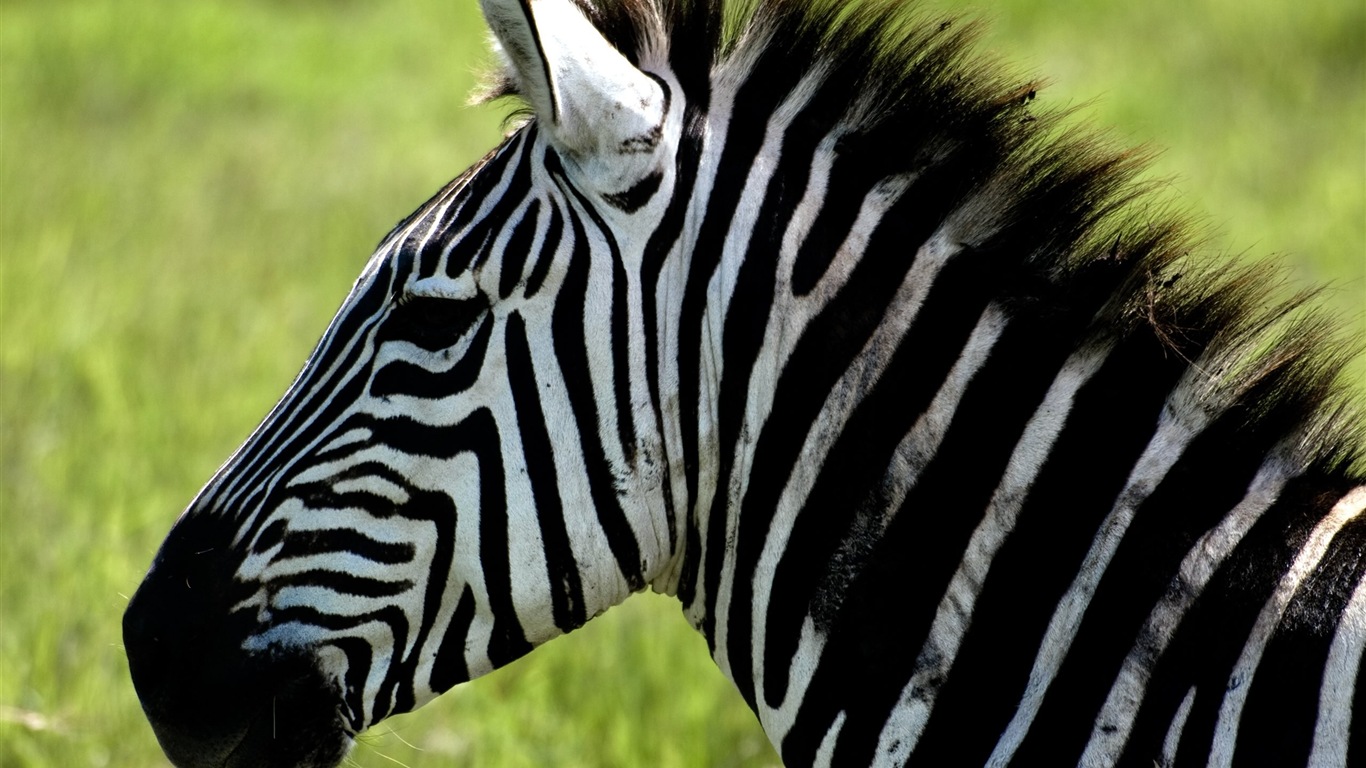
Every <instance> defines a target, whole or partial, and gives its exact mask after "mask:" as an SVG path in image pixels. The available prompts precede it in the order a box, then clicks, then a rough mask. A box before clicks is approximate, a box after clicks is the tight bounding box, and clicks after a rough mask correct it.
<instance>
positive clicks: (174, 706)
mask: <svg viewBox="0 0 1366 768" xmlns="http://www.w3.org/2000/svg"><path fill="white" fill-rule="evenodd" d="M181 565H182V564H181V563H179V562H177V560H176V558H164V557H159V558H158V561H157V562H156V563H154V564H153V567H152V570H151V571H149V572H148V574H147V577H146V578H145V579H144V580H143V583H142V585H141V586H139V587H138V590H137V592H136V593H134V595H133V598H132V600H130V601H129V603H128V609H127V610H126V611H125V612H124V615H123V642H124V648H125V650H126V652H127V655H128V669H129V672H130V674H131V676H132V678H133V687H134V688H135V689H136V690H137V694H138V698H139V699H140V700H141V701H142V707H143V710H144V711H145V712H146V713H147V718H148V720H149V721H150V722H151V724H152V729H153V731H154V732H155V733H156V736H157V740H158V741H159V742H160V743H161V747H162V749H163V750H164V751H165V752H166V756H167V757H168V758H170V760H171V762H172V763H174V764H175V765H177V766H180V768H191V767H194V768H199V767H200V766H206V767H207V766H225V765H229V764H231V763H230V761H229V757H230V756H231V755H232V754H233V751H234V750H235V749H236V748H237V745H238V744H239V743H240V742H241V741H242V738H243V736H244V734H245V733H246V731H247V728H248V725H249V724H250V719H249V718H250V715H249V713H248V709H249V708H248V707H246V706H244V705H245V704H246V703H247V702H249V701H250V699H251V698H253V697H252V696H251V690H250V689H251V680H250V678H251V677H253V676H254V675H251V674H249V670H248V669H247V667H248V665H247V663H246V658H245V654H244V653H242V652H241V651H240V650H236V649H234V648H233V647H232V643H231V640H230V639H229V638H228V635H229V634H231V633H229V632H227V631H226V630H228V627H226V626H223V624H224V622H223V621H222V620H219V621H214V620H213V619H212V618H210V617H212V616H213V615H214V609H215V608H217V607H220V605H221V602H222V600H221V599H219V597H220V595H219V592H220V590H218V589H216V588H215V587H214V585H213V582H212V579H210V578H209V577H208V574H207V573H206V571H205V569H203V568H196V569H186V568H184V567H180V566H181ZM218 615H219V616H226V615H227V612H226V611H224V612H223V613H221V614H218Z"/></svg>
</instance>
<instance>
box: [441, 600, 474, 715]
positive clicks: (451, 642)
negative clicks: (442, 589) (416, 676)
mask: <svg viewBox="0 0 1366 768" xmlns="http://www.w3.org/2000/svg"><path fill="white" fill-rule="evenodd" d="M472 623H474V592H473V591H471V590H470V585H468V584H466V585H465V589H464V591H463V592H461V593H460V602H459V603H458V604H456V606H455V612H454V613H452V614H451V622H450V624H447V625H446V629H445V631H444V632H442V633H441V647H440V648H439V649H438V650H437V652H436V659H435V660H433V661H432V678H431V683H430V685H431V688H432V690H433V691H435V692H437V693H444V692H445V691H448V690H450V689H451V687H453V686H456V685H459V684H460V683H463V682H465V681H466V680H469V679H470V668H469V666H468V665H466V663H465V639H466V638H467V637H469V633H470V624H472Z"/></svg>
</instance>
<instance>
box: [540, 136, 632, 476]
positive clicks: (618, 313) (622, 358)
mask: <svg viewBox="0 0 1366 768" xmlns="http://www.w3.org/2000/svg"><path fill="white" fill-rule="evenodd" d="M546 158H547V163H546V167H547V168H548V169H549V170H550V172H551V174H552V175H554V176H555V178H556V180H558V181H559V183H560V188H561V189H563V190H565V191H567V192H569V194H571V195H573V196H574V198H575V199H577V200H578V201H579V205H580V210H582V211H583V212H584V214H586V215H587V216H588V218H589V219H591V220H592V221H593V225H594V226H595V227H597V230H598V233H599V234H601V235H602V239H603V242H605V243H606V244H607V251H608V255H609V258H610V261H611V266H612V319H611V329H612V335H611V339H610V341H609V342H608V348H609V349H611V351H612V397H613V399H614V401H615V412H614V415H615V416H616V422H617V440H618V441H620V443H621V455H622V456H623V457H624V459H625V462H626V464H627V466H630V465H631V464H632V463H633V462H634V460H635V455H636V425H635V409H633V408H632V407H631V381H630V376H631V363H630V348H631V342H630V338H631V335H630V334H631V329H630V317H629V316H628V312H629V311H630V309H629V306H628V304H629V287H628V286H627V281H626V265H625V264H623V263H622V260H621V249H620V248H619V247H618V246H617V238H616V233H615V232H613V231H612V229H611V228H610V227H608V226H607V222H605V221H603V219H602V217H601V216H599V215H598V212H597V210H596V209H595V208H593V205H592V203H590V202H589V200H588V198H587V197H585V196H584V195H583V193H581V192H579V190H578V188H577V187H575V186H574V183H573V181H571V180H570V178H569V177H568V175H567V174H565V172H564V167H563V166H562V165H561V164H560V159H559V156H558V155H553V154H550V153H547V155H546ZM575 224H576V225H577V226H576V230H575V242H586V240H585V239H584V238H583V237H581V236H580V235H582V234H583V230H582V228H581V225H580V224H579V222H578V220H577V219H575ZM585 306H586V305H585Z"/></svg>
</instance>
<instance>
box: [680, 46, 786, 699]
mask: <svg viewBox="0 0 1366 768" xmlns="http://www.w3.org/2000/svg"><path fill="white" fill-rule="evenodd" d="M763 63H764V62H763V61H762V60H761V62H760V69H767V70H774V69H775V68H774V67H772V66H771V65H770V66H768V67H766V68H765V67H764V66H763ZM793 70H794V68H791V67H789V68H786V70H784V69H776V71H769V72H768V74H769V76H770V77H766V78H763V80H764V82H762V83H761V82H756V81H755V80H751V81H748V82H746V83H745V84H744V85H743V86H741V87H740V89H739V91H738V92H737V93H736V94H735V98H734V101H733V113H732V115H731V120H730V123H729V128H728V131H727V133H726V134H725V137H724V141H725V144H724V146H723V147H722V149H721V157H720V162H719V163H718V165H717V172H716V178H715V179H714V181H713V183H712V187H711V198H710V199H709V200H708V201H707V207H706V214H705V216H704V217H703V219H702V224H701V226H700V228H699V230H698V233H697V237H696V240H695V242H694V244H693V246H692V248H691V249H689V250H690V258H691V261H690V263H689V265H688V276H687V280H686V282H685V284H684V286H683V300H682V306H681V308H680V311H679V318H678V323H679V327H678V409H679V413H678V424H679V431H680V432H681V437H682V442H683V472H684V480H685V483H686V486H687V492H688V497H687V498H688V508H689V511H690V514H695V512H694V511H693V507H694V506H695V505H696V504H697V500H698V499H697V483H698V471H699V461H700V446H699V445H698V424H699V423H700V415H699V413H698V408H699V407H700V404H701V403H700V393H701V391H702V382H701V375H702V364H701V355H702V330H703V325H702V314H703V312H704V311H705V310H706V308H707V284H708V283H709V282H710V281H711V276H712V273H714V272H715V271H716V268H717V266H718V265H719V263H720V259H721V254H722V252H723V251H724V249H725V242H726V236H727V234H728V233H729V232H730V228H731V224H732V221H733V219H734V217H735V212H736V210H738V209H739V208H740V195H741V194H742V193H743V191H744V187H745V179H746V177H747V176H748V175H749V172H750V168H751V166H753V164H754V158H755V157H757V156H758V154H759V149H760V148H761V147H762V146H763V143H764V135H765V132H766V129H767V121H768V119H769V116H770V115H771V114H772V112H773V110H774V109H775V108H776V107H777V105H778V103H779V102H780V101H781V100H782V99H783V98H784V97H785V96H786V95H787V94H788V93H789V92H790V91H791V90H792V88H793V87H795V86H796V84H797V81H798V80H797V78H798V76H799V75H798V73H797V72H795V71H793ZM731 447H732V446H727V445H722V446H721V456H720V457H719V458H720V460H721V466H720V467H718V471H719V476H726V474H727V473H728V471H729V469H728V466H727V464H728V462H729V457H728V456H727V455H726V454H727V452H728V451H729V450H730V449H731ZM716 492H717V498H718V499H723V498H724V496H725V494H726V486H725V485H724V484H718V486H717V491H716ZM726 517H727V510H726V508H725V506H724V504H720V505H717V504H713V505H712V508H711V510H710V513H709V515H708V518H707V520H708V522H707V526H708V530H707V546H706V552H705V561H704V562H703V563H702V570H703V580H704V585H705V592H704V594H705V597H706V605H705V610H704V612H703V615H702V627H701V629H702V633H703V635H705V636H706V638H707V644H708V646H709V647H711V648H712V650H713V652H715V646H716V596H717V585H718V584H719V582H720V577H721V566H722V561H723V559H724V557H725V552H726V546H725V544H726V541H725V539H726V526H727V523H726ZM691 527H692V526H690V528H691ZM690 549H692V550H693V551H696V548H693V547H691V542H690ZM751 703H752V697H751Z"/></svg>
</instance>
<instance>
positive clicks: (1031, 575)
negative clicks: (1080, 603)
mask: <svg viewBox="0 0 1366 768" xmlns="http://www.w3.org/2000/svg"><path fill="white" fill-rule="evenodd" d="M1006 341H1008V340H1007V339H1003V340H1002V344H1004V343H1006ZM1185 367H1186V366H1185V362H1184V361H1183V360H1180V359H1179V358H1177V357H1176V356H1175V355H1172V354H1170V353H1168V352H1167V351H1166V350H1165V349H1163V348H1162V346H1161V345H1160V344H1158V343H1157V342H1156V341H1155V340H1153V339H1151V338H1147V337H1133V338H1131V339H1128V340H1126V341H1124V342H1121V343H1119V344H1118V345H1117V346H1116V347H1115V348H1114V349H1113V350H1111V351H1110V353H1109V355H1108V356H1107V357H1106V359H1105V360H1104V362H1103V363H1102V365H1101V366H1100V369H1099V370H1098V371H1097V372H1096V373H1095V374H1094V375H1093V376H1092V377H1091V379H1090V380H1089V381H1088V382H1087V383H1086V384H1085V385H1084V386H1083V387H1082V388H1081V389H1080V390H1079V391H1078V392H1077V394H1076V396H1075V398H1074V401H1073V404H1072V409H1071V412H1070V413H1069V414H1068V417H1067V421H1066V423H1065V424H1064V426H1063V429H1062V431H1061V432H1060V433H1059V434H1058V436H1057V438H1056V439H1055V441H1054V443H1053V447H1052V450H1050V451H1049V454H1048V457H1047V459H1046V461H1045V462H1044V464H1043V466H1042V467H1041V468H1040V470H1039V472H1038V474H1037V475H1036V477H1035V480H1034V483H1033V485H1032V486H1031V487H1030V488H1029V489H1028V491H1027V494H1028V495H1027V497H1026V498H1025V500H1024V503H1023V504H1022V506H1021V508H1020V510H1019V512H1018V514H1017V518H1016V524H1015V528H1014V529H1013V531H1012V532H1011V533H1010V536H1009V537H1008V538H1007V539H1006V541H1005V542H1004V544H1002V546H1001V548H1000V550H999V551H998V552H997V553H996V556H995V558H994V559H993V560H992V564H991V570H990V571H989V572H988V574H987V579H986V581H985V582H984V584H983V586H982V589H981V592H980V594H979V595H978V598H977V602H976V605H975V607H974V610H973V614H972V623H971V625H970V626H969V628H968V631H967V633H966V635H965V636H964V637H963V641H962V644H961V645H960V647H959V650H958V655H957V657H956V661H955V663H954V665H953V667H952V669H951V671H950V674H949V677H948V680H947V681H946V682H945V683H944V684H943V686H942V687H941V688H940V689H939V694H938V697H937V699H936V702H935V708H934V710H933V712H932V713H931V715H930V719H929V721H928V722H927V723H926V727H925V730H924V732H923V734H922V736H921V739H920V742H919V743H918V745H917V748H916V751H915V753H914V755H913V758H914V759H913V762H912V764H914V765H927V766H928V765H936V764H941V762H940V761H943V760H944V759H946V757H952V758H953V760H960V759H961V760H962V761H964V762H965V763H966V764H974V763H976V764H981V763H984V762H985V761H986V759H987V756H988V755H989V754H990V752H991V749H992V747H993V745H994V743H995V741H996V738H997V737H998V736H999V734H1000V733H1001V732H1002V731H1003V730H1004V729H1005V726H1006V724H1007V723H1008V722H1010V719H1011V717H1012V716H1013V715H1014V714H1015V708H1016V706H1017V704H1018V703H1019V701H1020V697H1021V696H1022V695H1023V692H1024V687H1025V683H1026V681H1027V680H1028V675H1029V670H1030V667H1031V666H1032V665H1033V663H1034V656H1035V653H1036V652H1037V651H1038V649H1039V646H1040V644H1041V642H1042V639H1043V635H1044V632H1045V630H1046V629H1047V626H1048V622H1049V620H1050V619H1051V617H1052V615H1053V611H1054V610H1055V609H1056V608H1057V605H1058V601H1059V600H1060V599H1061V597H1062V595H1063V593H1064V592H1065V591H1066V590H1067V588H1068V586H1069V585H1070V584H1071V582H1072V579H1073V577H1074V576H1075V575H1076V573H1077V569H1078V568H1079V566H1080V564H1081V561H1082V559H1083V558H1084V557H1085V555H1086V552H1087V550H1088V549H1089V548H1090V546H1091V542H1092V538H1093V536H1094V534H1095V531H1096V529H1097V528H1098V527H1099V525H1100V522H1101V520H1102V519H1103V518H1104V516H1105V514H1106V513H1107V512H1108V511H1109V509H1110V506H1111V504H1112V503H1113V502H1114V499H1115V498H1116V496H1117V495H1118V494H1119V491H1120V489H1121V488H1122V487H1123V486H1124V482H1125V480H1126V478H1127V477H1128V474H1129V472H1130V470H1131V468H1132V466H1133V463H1134V462H1135V461H1137V459H1138V457H1139V455H1141V454H1142V452H1143V449H1144V447H1145V446H1146V445H1147V443H1148V441H1149V439H1150V438H1151V436H1152V434H1153V430H1154V427H1155V425H1156V423H1157V418H1158V414H1159V413H1160V412H1161V409H1162V405H1163V403H1164V402H1165V401H1166V397H1167V395H1166V393H1167V391H1168V390H1169V389H1170V388H1171V386H1172V385H1173V384H1175V382H1176V381H1177V379H1178V377H1179V376H1180V375H1181V372H1182V371H1184V370H1185ZM999 385H1001V386H1010V385H1009V383H1008V381H999ZM1116 402H1123V403H1125V407H1124V408H1114V407H1113V404H1114V403H1116ZM1102 447H1103V449H1102ZM993 490H994V489H993ZM906 545H907V546H914V545H913V544H911V543H907V544H906ZM922 546H923V545H922ZM1045 552H1046V553H1047V556H1046V557H1044V556H1042V555H1041V553H1045ZM939 594H942V593H937V594H936V598H937V597H938V596H939Z"/></svg>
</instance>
